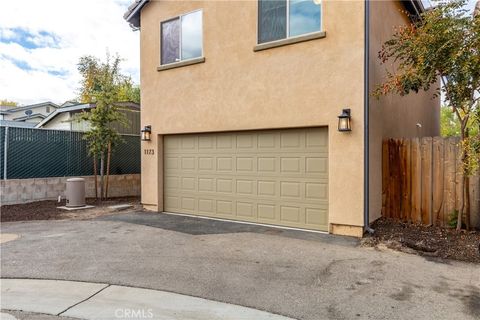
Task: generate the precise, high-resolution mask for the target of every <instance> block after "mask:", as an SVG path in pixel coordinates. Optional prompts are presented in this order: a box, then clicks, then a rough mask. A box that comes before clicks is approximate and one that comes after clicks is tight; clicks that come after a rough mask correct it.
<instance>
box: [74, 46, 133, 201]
mask: <svg viewBox="0 0 480 320" xmlns="http://www.w3.org/2000/svg"><path fill="white" fill-rule="evenodd" d="M119 65H120V57H119V56H118V55H116V56H115V57H114V58H113V59H111V58H110V56H109V55H107V59H106V62H100V61H98V60H97V59H95V58H92V57H82V58H80V63H79V64H78V70H79V71H80V73H81V74H82V76H83V79H82V88H81V92H83V93H82V99H86V98H88V99H89V102H92V101H93V102H94V103H95V107H94V108H91V109H89V111H88V112H82V113H81V114H80V116H79V120H83V121H88V122H89V123H90V128H89V130H88V131H87V132H85V134H84V137H85V139H86V140H87V141H88V148H89V153H90V154H91V155H92V156H93V158H94V171H95V184H96V182H97V177H96V175H97V166H96V164H97V158H98V157H99V158H100V198H101V199H103V198H104V197H106V195H107V193H108V189H107V188H106V187H105V180H104V174H105V157H107V186H108V175H109V167H110V154H111V150H112V149H113V148H114V147H115V145H116V144H117V143H118V142H119V141H120V140H121V137H120V135H119V133H118V132H117V131H116V130H115V129H114V128H113V126H112V124H113V123H121V124H123V125H128V121H127V119H126V117H125V115H124V114H123V113H121V112H120V111H119V110H118V107H117V106H115V102H118V101H119V97H120V92H121V88H122V87H123V86H125V82H124V80H125V78H124V77H123V76H122V75H121V74H120V71H119ZM96 190H97V187H96V186H95V193H96Z"/></svg>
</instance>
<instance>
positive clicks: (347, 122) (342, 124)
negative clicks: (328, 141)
mask: <svg viewBox="0 0 480 320" xmlns="http://www.w3.org/2000/svg"><path fill="white" fill-rule="evenodd" d="M351 119H352V116H351V112H350V109H343V110H342V114H341V115H339V116H338V131H340V132H348V131H352V124H351Z"/></svg>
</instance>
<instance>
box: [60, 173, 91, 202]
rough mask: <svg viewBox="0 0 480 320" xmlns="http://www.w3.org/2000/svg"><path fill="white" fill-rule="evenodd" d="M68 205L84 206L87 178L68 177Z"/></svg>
mask: <svg viewBox="0 0 480 320" xmlns="http://www.w3.org/2000/svg"><path fill="white" fill-rule="evenodd" d="M65 194H66V196H67V205H66V206H67V207H84V206H85V205H86V203H85V179H83V178H70V179H67V190H66V192H65Z"/></svg>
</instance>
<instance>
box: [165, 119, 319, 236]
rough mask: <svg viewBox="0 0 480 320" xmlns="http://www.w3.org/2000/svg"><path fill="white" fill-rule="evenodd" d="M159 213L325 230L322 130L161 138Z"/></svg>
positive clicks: (186, 135) (207, 134) (266, 131)
mask: <svg viewBox="0 0 480 320" xmlns="http://www.w3.org/2000/svg"><path fill="white" fill-rule="evenodd" d="M164 210H165V211H166V212H173V213H186V214H192V215H198V216H205V217H213V218H221V219H229V220H237V221H246V222H254V223H262V224H269V225H277V226H285V227H294V228H303V229H310V230H320V231H328V129H327V128H326V127H319V128H302V129H282V130H261V131H242V132H222V133H206V134H203V133H202V134H182V135H165V136H164Z"/></svg>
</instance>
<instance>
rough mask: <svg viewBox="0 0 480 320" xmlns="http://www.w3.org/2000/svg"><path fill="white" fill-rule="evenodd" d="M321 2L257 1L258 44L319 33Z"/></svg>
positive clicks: (304, 0) (313, 0)
mask: <svg viewBox="0 0 480 320" xmlns="http://www.w3.org/2000/svg"><path fill="white" fill-rule="evenodd" d="M321 6H322V3H321V0H259V1H258V43H259V44H260V43H265V42H270V41H275V40H281V39H287V38H290V37H296V36H300V35H304V34H308V33H313V32H318V31H321V9H322V8H321Z"/></svg>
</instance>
